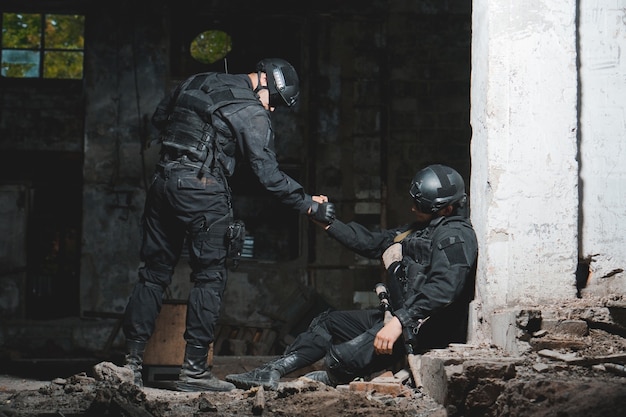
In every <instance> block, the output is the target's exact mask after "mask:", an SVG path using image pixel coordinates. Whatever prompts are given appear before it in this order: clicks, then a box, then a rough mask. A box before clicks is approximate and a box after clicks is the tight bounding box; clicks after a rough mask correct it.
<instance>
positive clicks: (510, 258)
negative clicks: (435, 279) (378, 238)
mask: <svg viewBox="0 0 626 417" xmlns="http://www.w3.org/2000/svg"><path fill="white" fill-rule="evenodd" d="M575 18H576V0H543V1H541V0H525V1H518V2H513V1H509V0H474V2H473V16H472V21H473V22H472V33H473V35H472V85H471V90H472V93H471V101H472V106H471V124H472V128H473V137H472V144H471V158H472V174H471V190H470V194H471V216H472V222H473V224H474V226H475V228H476V231H477V234H478V239H479V251H480V252H479V264H478V277H477V299H476V302H475V309H476V310H475V312H474V314H475V316H474V317H473V318H472V319H473V321H474V328H473V331H470V338H471V339H474V340H480V339H484V338H489V336H488V335H489V334H490V329H489V328H488V326H489V321H490V316H491V313H492V312H494V311H496V310H498V309H503V308H506V307H508V306H513V305H517V306H520V305H521V306H535V305H540V304H549V303H554V302H558V301H559V300H562V299H566V298H573V297H575V286H574V283H575V280H574V272H575V268H576V262H577V257H578V244H577V225H578V221H577V219H578V191H577V182H578V164H577V161H576V157H577V68H576V19H575ZM479 323H480V324H479ZM484 326H487V327H484Z"/></svg>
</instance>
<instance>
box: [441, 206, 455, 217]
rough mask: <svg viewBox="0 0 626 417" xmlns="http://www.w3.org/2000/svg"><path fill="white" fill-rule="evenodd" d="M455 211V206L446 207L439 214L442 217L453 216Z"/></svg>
mask: <svg viewBox="0 0 626 417" xmlns="http://www.w3.org/2000/svg"><path fill="white" fill-rule="evenodd" d="M453 211H454V207H453V206H445V207H444V208H442V209H441V210H440V211H439V214H441V215H442V216H449V215H451V214H452V212H453Z"/></svg>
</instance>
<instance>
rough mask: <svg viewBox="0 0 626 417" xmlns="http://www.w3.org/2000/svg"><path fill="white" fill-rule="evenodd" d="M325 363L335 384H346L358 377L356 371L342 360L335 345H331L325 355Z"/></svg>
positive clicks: (331, 380)
mask: <svg viewBox="0 0 626 417" xmlns="http://www.w3.org/2000/svg"><path fill="white" fill-rule="evenodd" d="M324 365H325V366H326V372H327V373H328V378H329V379H330V382H331V383H332V384H333V385H339V384H346V383H348V382H350V381H352V380H353V379H354V378H356V377H357V375H356V373H355V372H354V371H353V370H351V369H349V368H348V366H347V365H346V364H345V362H343V361H342V360H341V357H340V356H339V355H338V354H337V351H336V349H335V347H334V346H331V348H330V349H329V350H328V353H327V354H326V356H325V357H324Z"/></svg>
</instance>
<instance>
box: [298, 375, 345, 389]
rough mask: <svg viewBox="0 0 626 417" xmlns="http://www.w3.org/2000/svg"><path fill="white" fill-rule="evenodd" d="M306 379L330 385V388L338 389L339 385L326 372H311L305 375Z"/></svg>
mask: <svg viewBox="0 0 626 417" xmlns="http://www.w3.org/2000/svg"><path fill="white" fill-rule="evenodd" d="M305 377H306V378H309V379H312V380H313V381H317V382H321V383H323V384H326V385H328V386H329V387H333V388H334V387H336V386H337V383H336V382H334V381H333V380H332V379H331V377H330V375H329V374H328V372H326V371H313V372H309V373H308V374H306V375H305Z"/></svg>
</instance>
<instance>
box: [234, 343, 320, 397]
mask: <svg viewBox="0 0 626 417" xmlns="http://www.w3.org/2000/svg"><path fill="white" fill-rule="evenodd" d="M307 365H310V363H309V362H308V361H306V360H304V359H303V358H302V357H301V356H300V355H298V352H291V353H289V354H287V355H285V356H282V357H280V358H278V359H275V360H273V361H271V362H268V363H266V364H265V365H263V366H261V367H259V368H256V369H253V370H251V371H250V372H245V373H243V374H230V375H226V378H224V379H225V380H226V381H228V382H232V383H233V384H235V386H236V387H237V388H242V389H250V388H252V387H258V386H263V388H266V389H269V390H274V391H275V390H276V389H277V388H278V381H279V380H280V378H281V377H282V376H283V375H287V374H288V373H290V372H293V371H295V370H296V369H300V368H303V367H305V366H307Z"/></svg>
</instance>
